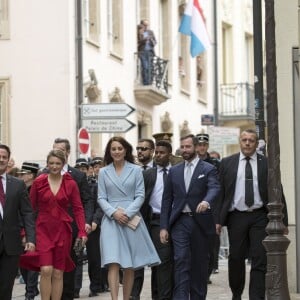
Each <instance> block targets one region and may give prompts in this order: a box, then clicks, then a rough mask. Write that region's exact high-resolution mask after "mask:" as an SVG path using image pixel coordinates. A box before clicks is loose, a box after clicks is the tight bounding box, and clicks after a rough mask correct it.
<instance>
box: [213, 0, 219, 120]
mask: <svg viewBox="0 0 300 300" xmlns="http://www.w3.org/2000/svg"><path fill="white" fill-rule="evenodd" d="M213 20H214V21H213V22H214V24H213V26H214V119H215V122H214V125H215V126H218V125H219V81H218V28H217V0H214V3H213Z"/></svg>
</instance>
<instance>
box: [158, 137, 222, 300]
mask: <svg viewBox="0 0 300 300" xmlns="http://www.w3.org/2000/svg"><path fill="white" fill-rule="evenodd" d="M197 144H198V139H197V138H196V137H195V136H194V135H188V136H185V137H182V138H181V139H180V150H181V155H182V157H183V159H184V162H183V163H180V164H177V165H175V166H173V167H172V168H171V169H170V171H169V175H168V178H167V182H166V185H165V188H164V193H163V198H162V207H161V217H160V229H161V230H160V239H161V242H162V243H168V242H169V239H170V238H171V239H172V243H173V249H174V291H173V300H182V299H190V300H196V299H197V300H204V299H205V298H206V294H207V272H208V257H209V255H208V240H209V238H210V235H213V234H215V232H216V231H215V223H214V220H213V216H212V213H211V209H210V207H211V206H212V203H213V201H214V200H215V199H216V198H217V196H218V194H219V190H220V186H219V183H218V176H217V169H216V168H215V167H214V166H213V165H211V164H209V163H206V162H204V161H202V160H201V159H200V158H199V157H198V155H197V152H196V146H197Z"/></svg>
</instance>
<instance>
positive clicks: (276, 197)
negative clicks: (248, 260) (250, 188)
mask: <svg viewBox="0 0 300 300" xmlns="http://www.w3.org/2000/svg"><path fill="white" fill-rule="evenodd" d="M265 12H266V22H265V35H266V76H267V116H268V118H267V125H268V161H269V167H268V168H269V169H268V195H269V196H268V197H269V204H268V208H269V214H268V218H269V223H268V225H267V228H266V231H267V233H268V236H267V237H266V238H265V239H264V241H263V244H264V246H265V248H266V251H267V259H268V264H267V274H266V295H267V299H268V300H282V299H284V300H289V299H290V295H289V289H288V282H287V264H286V250H287V248H288V246H289V243H290V241H289V240H288V239H287V237H286V236H284V229H285V227H284V225H283V223H282V206H283V205H282V201H281V200H282V187H281V178H280V159H279V158H280V147H279V134H278V105H277V75H276V44H275V17H274V0H265Z"/></svg>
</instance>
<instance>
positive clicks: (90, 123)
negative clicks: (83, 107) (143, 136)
mask: <svg viewBox="0 0 300 300" xmlns="http://www.w3.org/2000/svg"><path fill="white" fill-rule="evenodd" d="M134 126H135V124H134V123H132V122H130V121H129V120H127V119H95V120H82V127H84V128H86V130H87V131H88V132H102V133H103V132H126V131H128V130H130V129H131V128H132V127H134Z"/></svg>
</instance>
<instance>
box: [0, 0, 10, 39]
mask: <svg viewBox="0 0 300 300" xmlns="http://www.w3.org/2000/svg"><path fill="white" fill-rule="evenodd" d="M7 39H9V10H8V0H0V40H7Z"/></svg>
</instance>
